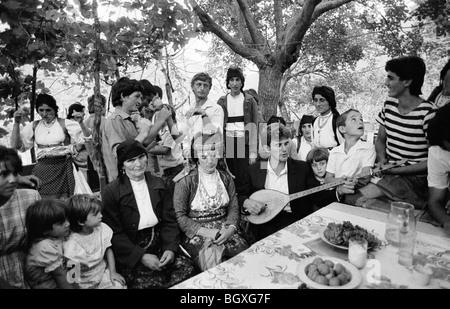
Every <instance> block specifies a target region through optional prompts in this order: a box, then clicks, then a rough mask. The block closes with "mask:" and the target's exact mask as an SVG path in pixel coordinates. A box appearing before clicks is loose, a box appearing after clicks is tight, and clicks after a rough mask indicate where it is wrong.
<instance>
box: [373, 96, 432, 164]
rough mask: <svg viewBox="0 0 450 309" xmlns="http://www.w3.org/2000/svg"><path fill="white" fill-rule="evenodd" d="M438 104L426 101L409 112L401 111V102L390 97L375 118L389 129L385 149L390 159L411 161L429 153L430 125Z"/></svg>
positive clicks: (414, 161)
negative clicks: (401, 112) (428, 137)
mask: <svg viewBox="0 0 450 309" xmlns="http://www.w3.org/2000/svg"><path fill="white" fill-rule="evenodd" d="M436 110H437V107H436V105H435V104H434V103H432V102H429V101H423V102H422V103H421V104H420V105H419V106H417V107H416V108H415V109H414V110H413V111H411V112H409V113H408V114H407V115H401V114H400V112H399V111H398V102H395V101H391V100H387V101H386V102H384V106H383V109H382V110H381V112H380V113H379V114H378V116H377V119H376V121H377V122H378V123H379V124H380V125H382V126H384V127H385V129H386V153H387V156H388V159H389V160H401V159H407V160H408V161H409V162H408V163H409V164H415V163H418V162H421V161H424V160H426V159H427V157H428V145H427V136H426V132H427V128H428V123H429V122H430V120H431V119H432V118H433V117H434V114H435V112H436Z"/></svg>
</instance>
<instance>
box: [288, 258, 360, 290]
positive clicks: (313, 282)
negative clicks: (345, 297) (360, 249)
mask: <svg viewBox="0 0 450 309" xmlns="http://www.w3.org/2000/svg"><path fill="white" fill-rule="evenodd" d="M297 276H298V277H299V278H300V280H301V281H302V282H303V283H305V284H306V285H307V286H308V287H310V288H314V289H355V288H357V287H358V285H359V284H360V283H361V273H360V272H359V270H358V269H357V268H356V267H355V266H353V265H352V264H350V263H349V262H346V261H344V260H342V259H338V258H335V257H331V256H325V257H310V258H308V259H305V260H303V261H301V262H300V263H299V264H298V266H297Z"/></svg>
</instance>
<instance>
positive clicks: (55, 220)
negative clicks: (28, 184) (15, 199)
mask: <svg viewBox="0 0 450 309" xmlns="http://www.w3.org/2000/svg"><path fill="white" fill-rule="evenodd" d="M25 225H26V228H27V248H28V254H27V257H26V262H25V276H26V278H27V281H28V283H29V285H30V287H31V288H32V289H73V288H77V287H78V286H77V285H76V284H75V283H69V282H68V275H67V269H66V268H65V265H64V260H63V242H64V241H65V239H66V237H67V236H68V234H69V232H70V229H69V221H68V220H67V204H66V202H65V201H63V200H60V199H43V200H39V201H37V202H35V203H34V204H33V205H31V206H30V207H29V208H28V210H27V214H26V216H25Z"/></svg>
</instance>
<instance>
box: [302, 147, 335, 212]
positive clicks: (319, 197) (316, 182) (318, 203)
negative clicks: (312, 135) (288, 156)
mask: <svg viewBox="0 0 450 309" xmlns="http://www.w3.org/2000/svg"><path fill="white" fill-rule="evenodd" d="M328 158H329V152H328V149H327V148H324V147H314V148H313V149H311V150H310V152H309V153H308V155H307V157H306V162H307V163H308V164H309V165H310V166H311V169H312V171H313V174H314V177H310V179H308V187H310V188H313V187H317V186H320V185H323V184H324V182H325V174H326V172H327V163H328ZM339 192H342V190H341V189H336V190H335V188H330V189H328V190H324V191H319V192H317V193H314V194H312V195H311V200H312V201H313V207H314V211H316V210H317V209H319V208H321V207H324V206H326V205H328V204H331V203H333V202H336V201H340V196H339Z"/></svg>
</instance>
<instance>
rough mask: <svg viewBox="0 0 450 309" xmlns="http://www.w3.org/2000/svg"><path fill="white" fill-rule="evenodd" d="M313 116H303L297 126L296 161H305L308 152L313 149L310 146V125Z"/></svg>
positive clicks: (311, 145)
mask: <svg viewBox="0 0 450 309" xmlns="http://www.w3.org/2000/svg"><path fill="white" fill-rule="evenodd" d="M313 122H314V116H312V115H303V117H302V119H301V120H300V125H299V126H298V131H299V134H298V135H297V152H298V159H299V160H302V161H306V157H307V155H308V153H309V151H310V150H311V149H312V148H313V144H312V125H313Z"/></svg>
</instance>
